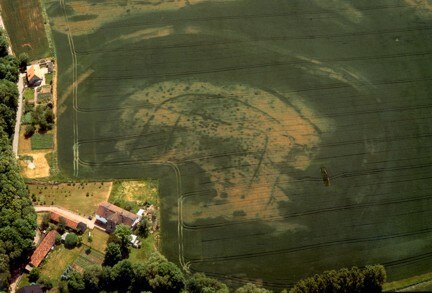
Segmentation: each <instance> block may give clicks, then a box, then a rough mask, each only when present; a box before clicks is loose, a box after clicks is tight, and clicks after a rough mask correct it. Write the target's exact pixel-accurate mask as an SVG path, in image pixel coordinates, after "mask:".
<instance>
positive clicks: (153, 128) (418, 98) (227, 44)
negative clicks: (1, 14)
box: [44, 0, 432, 290]
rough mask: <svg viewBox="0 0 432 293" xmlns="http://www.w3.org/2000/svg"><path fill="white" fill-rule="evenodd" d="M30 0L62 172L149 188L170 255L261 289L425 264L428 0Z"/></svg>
mask: <svg viewBox="0 0 432 293" xmlns="http://www.w3.org/2000/svg"><path fill="white" fill-rule="evenodd" d="M150 2H151V3H150ZM44 3H45V5H46V11H47V13H48V16H49V19H50V25H51V28H52V32H53V36H54V42H55V44H56V49H57V52H56V53H57V57H58V70H59V80H58V83H59V88H58V103H59V113H58V123H59V124H58V130H59V132H58V133H59V137H58V160H59V166H60V168H61V170H62V172H64V173H65V174H67V175H68V176H76V177H80V178H84V179H85V178H92V179H97V178H103V179H125V178H126V179H141V178H153V179H155V180H158V182H159V194H160V202H161V213H162V219H161V247H162V251H163V253H164V254H165V255H167V256H168V258H169V259H170V260H173V261H176V262H178V263H179V264H180V265H181V266H183V267H184V268H187V269H189V270H190V271H192V272H194V271H202V272H205V273H206V274H208V275H209V276H214V277H219V278H221V279H223V280H224V281H226V282H227V283H228V284H229V285H230V286H232V287H236V286H239V285H241V284H244V283H245V282H256V283H259V284H263V285H264V286H266V287H269V288H272V289H274V290H279V289H281V288H286V287H289V286H291V285H292V284H294V283H295V282H296V281H297V280H298V279H300V278H303V277H306V276H310V275H312V274H314V273H318V272H321V271H323V270H328V269H337V268H340V267H345V266H348V267H350V266H353V265H357V266H364V265H367V264H377V263H379V264H383V265H385V267H386V269H387V272H388V277H389V280H390V281H395V280H399V279H402V278H407V277H410V276H414V275H420V274H423V273H426V272H428V271H430V270H431V266H430V261H431V259H432V248H431V246H430V240H431V239H432V228H431V227H432V217H431V215H432V197H431V196H430V182H431V178H430V177H431V176H430V175H429V174H430V172H431V171H432V155H431V154H430V147H431V145H432V136H431V134H432V121H431V119H432V118H431V115H430V113H431V107H432V104H431V103H430V95H431V93H432V85H431V83H430V80H431V78H432V59H431V58H430V57H431V56H430V55H431V53H432V47H431V44H432V42H431V41H432V40H431V38H432V36H431V35H430V25H431V21H432V11H431V9H430V7H429V6H428V5H427V4H426V3H424V2H415V1H410V0H406V1H403V0H398V1H390V0H384V1H379V2H376V1H371V0H361V1H355V2H349V3H348V2H346V1H342V0H337V1H321V0H314V1H307V2H306V1H301V0H294V1H278V0H266V1H262V0H233V1H205V0H203V1H184V2H183V1H176V2H173V1H164V0H163V1H158V2H157V3H153V2H152V1H149V2H145V3H144V2H143V3H141V4H140V2H137V1H129V2H124V1H120V0H119V1H110V2H109V3H108V2H107V3H105V2H104V3H102V2H100V1H91V0H70V1H57V0H44ZM120 3H121V4H122V5H119V4H120ZM396 20H397V21H396ZM322 167H325V168H326V170H327V171H328V173H329V176H330V186H328V187H327V186H325V184H323V180H322V175H321V172H320V169H321V168H322Z"/></svg>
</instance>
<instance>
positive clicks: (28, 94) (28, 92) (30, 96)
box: [23, 88, 34, 101]
mask: <svg viewBox="0 0 432 293" xmlns="http://www.w3.org/2000/svg"><path fill="white" fill-rule="evenodd" d="M23 96H24V99H25V100H26V101H33V100H34V90H33V89H32V88H26V89H25V90H24V94H23Z"/></svg>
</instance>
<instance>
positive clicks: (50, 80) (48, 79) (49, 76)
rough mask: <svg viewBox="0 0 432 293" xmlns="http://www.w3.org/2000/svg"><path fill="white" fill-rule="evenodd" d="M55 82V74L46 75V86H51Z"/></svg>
mask: <svg viewBox="0 0 432 293" xmlns="http://www.w3.org/2000/svg"><path fill="white" fill-rule="evenodd" d="M52 80H53V74H52V73H47V74H45V84H51V83H52Z"/></svg>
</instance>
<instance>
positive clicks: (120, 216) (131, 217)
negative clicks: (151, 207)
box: [96, 201, 138, 226]
mask: <svg viewBox="0 0 432 293" xmlns="http://www.w3.org/2000/svg"><path fill="white" fill-rule="evenodd" d="M96 214H97V215H99V216H100V217H102V218H105V219H107V220H109V221H112V222H114V223H115V224H116V225H118V224H125V225H128V226H132V224H133V223H134V222H135V220H136V219H138V215H136V214H134V213H131V212H129V211H126V210H124V209H122V208H120V207H118V206H116V205H113V204H110V203H109V202H106V201H105V202H102V203H101V204H100V205H99V207H98V209H97V211H96Z"/></svg>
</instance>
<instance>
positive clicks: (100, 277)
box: [61, 225, 386, 293]
mask: <svg viewBox="0 0 432 293" xmlns="http://www.w3.org/2000/svg"><path fill="white" fill-rule="evenodd" d="M130 237H131V230H130V228H129V227H127V226H124V225H118V226H117V227H116V230H115V231H114V233H113V234H111V236H110V238H109V240H108V242H109V243H108V246H107V249H106V252H105V259H104V262H103V264H102V266H92V267H90V268H88V269H86V270H85V271H84V272H83V273H82V274H81V273H78V272H72V273H71V274H70V275H69V278H68V280H67V281H66V282H64V283H63V284H62V286H61V289H62V291H63V292H68V291H69V292H71V293H74V292H100V291H107V292H112V291H118V292H142V291H151V292H184V291H185V292H192V293H194V292H229V290H228V287H227V286H226V285H225V284H224V283H222V282H220V281H218V280H216V279H213V278H209V277H207V276H205V275H204V274H194V275H192V276H190V277H188V276H187V275H184V274H183V273H182V271H181V270H180V269H179V268H178V267H177V266H176V265H175V264H174V263H172V262H169V261H167V260H166V259H165V258H164V257H163V256H161V255H160V254H154V255H152V256H151V257H150V258H149V259H148V261H147V262H146V263H144V264H132V263H131V262H130V261H129V260H128V259H127V258H128V256H129V249H130V248H129V242H130ZM385 279H386V272H385V270H384V267H383V266H379V265H377V266H367V267H365V268H357V267H353V268H351V269H346V268H344V269H341V270H339V271H334V270H333V271H326V272H324V273H322V274H320V275H315V276H313V277H311V278H307V279H304V280H301V281H299V282H298V283H297V284H296V285H295V286H294V287H293V288H292V289H291V290H290V292H291V293H309V292H317V293H318V292H381V290H382V285H383V283H384V281H385ZM235 292H236V293H252V292H253V293H268V292H270V291H268V290H266V289H263V288H259V287H257V286H256V285H254V284H250V283H249V284H246V285H244V286H242V287H240V288H238V289H237V290H236V291H235ZM284 292H287V291H286V290H284Z"/></svg>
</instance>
